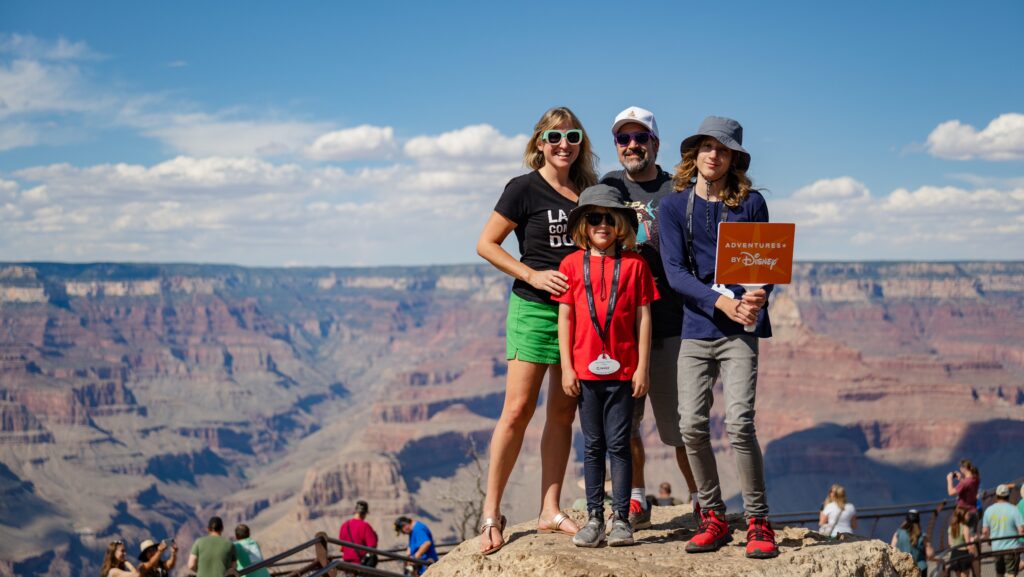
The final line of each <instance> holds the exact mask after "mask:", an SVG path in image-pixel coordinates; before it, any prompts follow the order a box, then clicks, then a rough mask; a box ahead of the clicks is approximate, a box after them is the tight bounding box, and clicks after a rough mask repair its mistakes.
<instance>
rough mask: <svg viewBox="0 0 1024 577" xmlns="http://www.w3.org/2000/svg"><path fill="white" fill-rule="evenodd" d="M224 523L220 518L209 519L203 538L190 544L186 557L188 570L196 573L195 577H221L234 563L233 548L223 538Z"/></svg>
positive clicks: (229, 542)
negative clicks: (189, 550) (190, 547)
mask: <svg viewBox="0 0 1024 577" xmlns="http://www.w3.org/2000/svg"><path fill="white" fill-rule="evenodd" d="M223 532H224V521H222V520H221V518H220V517H210V521H209V522H208V523H207V524H206V533H207V535H206V536H205V537H201V538H199V539H198V540H196V542H195V543H193V544H192V550H191V552H190V553H189V556H188V568H189V570H190V571H195V572H196V577H223V576H224V572H225V571H227V570H228V569H229V568H230V567H231V566H232V565H233V564H234V562H235V546H234V545H233V544H232V543H231V541H228V540H227V539H225V538H224V537H221V533H223Z"/></svg>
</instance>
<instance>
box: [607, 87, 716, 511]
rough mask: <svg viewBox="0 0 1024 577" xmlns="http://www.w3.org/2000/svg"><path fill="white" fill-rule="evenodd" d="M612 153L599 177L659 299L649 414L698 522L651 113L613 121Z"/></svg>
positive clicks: (640, 457) (640, 465)
mask: <svg viewBox="0 0 1024 577" xmlns="http://www.w3.org/2000/svg"><path fill="white" fill-rule="evenodd" d="M612 136H613V137H614V140H615V151H616V153H617V155H618V158H619V164H621V165H622V168H623V169H622V170H615V171H612V172H609V173H608V174H606V175H604V176H603V177H601V183H602V184H608V185H611V186H614V187H615V188H617V189H618V190H619V192H621V193H622V198H623V200H624V201H625V202H626V204H627V205H629V207H630V208H632V209H633V210H635V211H636V215H637V219H638V221H639V227H638V229H637V233H636V244H637V251H638V252H639V253H640V256H642V257H644V260H645V261H646V262H647V266H648V267H649V268H650V269H651V274H653V275H654V281H655V286H657V288H658V293H659V294H660V295H661V298H659V299H658V300H656V301H654V302H653V303H651V362H650V364H649V366H650V373H651V387H650V392H649V393H648V395H649V396H650V398H651V410H652V411H653V413H654V421H655V424H657V427H658V436H659V437H660V438H661V442H662V443H665V444H666V445H670V446H672V447H673V448H674V449H675V457H676V464H677V465H678V467H679V472H680V473H682V474H683V479H684V480H685V481H686V486H687V487H688V488H689V489H690V498H691V500H692V501H693V511H694V518H697V519H699V518H700V503H699V501H697V483H696V481H694V479H693V472H692V471H691V470H690V462H689V460H687V458H686V444H685V443H684V442H683V427H682V419H681V418H680V415H681V411H680V410H679V409H680V404H679V400H680V395H679V380H678V378H677V363H678V361H679V344H680V343H681V342H682V341H681V339H680V334H681V333H682V330H683V299H682V297H681V296H679V293H677V292H676V291H674V290H672V287H670V286H669V284H668V280H667V279H666V278H665V268H664V265H662V262H661V253H660V252H659V250H660V245H659V243H658V242H659V238H658V207H659V205H660V204H661V201H662V200H663V199H664V198H666V197H668V196H671V195H674V194H675V193H676V191H675V190H674V188H673V185H672V175H671V174H669V173H668V172H666V171H664V170H662V168H661V167H660V166H658V164H657V160H658V150H659V149H660V147H661V137H660V135H659V134H658V122H657V121H656V120H655V119H654V113H653V112H651V111H650V110H646V109H643V108H640V107H638V106H630V107H629V108H627V109H625V110H623V111H622V112H620V113H619V114H618V116H616V117H615V121H614V123H613V124H612ZM646 404H647V395H645V396H643V397H641V398H639V399H637V400H636V402H635V403H633V426H632V429H631V435H630V448H631V450H632V454H633V475H632V476H633V483H632V484H633V488H632V491H631V494H630V499H629V522H630V524H632V525H633V528H634V529H645V528H647V527H650V526H651V508H650V505H649V504H648V503H647V495H646V479H645V478H644V462H645V461H646V460H647V456H646V454H645V453H644V443H643V439H642V438H641V437H640V425H641V423H642V421H643V418H644V408H645V405H646Z"/></svg>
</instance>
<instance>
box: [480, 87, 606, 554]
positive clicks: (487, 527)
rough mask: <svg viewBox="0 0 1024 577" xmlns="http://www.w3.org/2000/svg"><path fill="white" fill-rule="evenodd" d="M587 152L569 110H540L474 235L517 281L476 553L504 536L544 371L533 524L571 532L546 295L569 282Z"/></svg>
mask: <svg viewBox="0 0 1024 577" xmlns="http://www.w3.org/2000/svg"><path fill="white" fill-rule="evenodd" d="M595 160H596V157H595V156H594V154H593V152H592V150H591V147H590V139H589V138H587V133H586V131H584V130H583V125H582V124H581V123H580V121H579V119H578V118H576V115H575V114H573V112H572V111H571V110H569V109H568V108H563V107H558V108H552V109H550V110H548V111H547V112H545V113H544V115H543V116H541V118H540V120H539V121H538V122H537V124H536V126H534V129H533V134H532V135H531V137H530V140H529V141H528V142H527V145H526V152H525V157H524V162H525V164H526V165H527V166H528V167H530V168H532V169H533V171H532V172H530V173H527V174H524V175H522V176H518V177H516V178H513V179H512V180H511V181H509V183H508V185H506V186H505V191H504V192H503V193H502V195H501V198H499V199H498V202H497V204H496V205H495V207H494V212H492V213H491V216H490V218H489V219H488V220H487V223H486V224H485V225H484V230H483V232H481V233H480V240H479V241H478V242H477V247H476V249H477V254H479V255H480V256H481V257H483V258H484V260H486V261H487V262H489V263H491V264H492V265H494V267H495V268H497V269H498V270H500V271H502V272H504V273H505V274H507V275H509V276H511V277H512V278H514V279H515V282H514V283H513V284H512V294H511V296H510V298H509V307H508V318H507V319H506V323H505V334H506V347H505V348H506V350H505V356H506V358H507V359H508V373H507V376H506V380H505V404H504V406H503V407H502V410H501V416H500V417H499V418H498V424H497V425H496V426H495V428H494V434H493V435H492V436H491V449H490V467H489V468H488V471H487V497H486V499H485V500H484V508H483V515H482V520H481V525H480V552H481V553H484V554H489V553H493V552H495V551H497V550H498V549H500V548H501V547H502V546H503V545H504V544H505V541H504V537H503V536H502V531H503V530H504V527H505V517H504V516H503V515H502V514H501V498H502V495H503V493H504V491H505V486H506V484H507V483H508V479H509V476H510V475H511V474H512V468H513V467H514V466H515V463H516V460H517V459H518V458H519V450H520V449H521V448H522V445H523V437H524V436H525V433H526V427H527V425H529V424H530V420H531V419H532V418H533V412H534V409H536V407H537V399H538V397H539V395H540V389H541V385H542V383H543V381H544V376H545V375H548V392H547V419H546V421H545V423H544V433H543V437H542V439H541V510H540V517H539V519H538V527H537V528H538V530H540V531H544V532H559V533H564V534H566V535H575V534H576V531H577V527H576V524H575V523H573V522H572V520H571V519H569V518H568V517H567V516H566V515H565V514H564V513H562V512H561V509H560V503H559V500H560V498H561V494H562V481H563V479H564V477H565V467H566V464H567V463H568V460H569V448H570V444H571V442H572V423H573V420H574V419H575V418H576V399H574V398H572V397H569V396H567V395H566V394H565V393H564V392H563V391H562V386H561V380H562V372H561V369H560V366H559V363H560V356H559V350H558V305H557V304H556V303H554V302H553V301H552V300H551V297H552V296H556V295H561V294H562V293H564V292H565V291H566V290H567V289H568V288H569V285H568V283H567V282H566V280H567V279H566V276H565V275H564V274H562V273H560V272H558V265H559V263H561V262H562V259H563V258H565V257H566V256H567V255H569V254H570V253H572V252H573V251H575V250H576V246H575V245H574V244H573V241H572V235H571V234H570V233H569V230H568V221H569V213H570V212H571V211H572V209H573V208H574V207H575V206H576V202H577V200H578V199H579V194H580V192H582V191H583V189H584V188H587V187H588V186H592V185H594V184H596V183H597V174H596V173H595V172H594V166H595ZM510 234H515V237H516V241H517V243H518V245H519V253H520V255H521V256H520V258H519V259H516V258H515V257H514V256H512V255H511V254H509V253H508V252H506V251H505V249H504V248H502V246H501V243H502V242H504V240H505V239H506V238H507V237H508V235H510Z"/></svg>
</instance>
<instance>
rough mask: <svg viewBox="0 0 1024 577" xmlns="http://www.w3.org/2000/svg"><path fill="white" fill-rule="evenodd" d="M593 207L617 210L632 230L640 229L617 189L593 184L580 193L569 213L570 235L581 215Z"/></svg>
mask: <svg viewBox="0 0 1024 577" xmlns="http://www.w3.org/2000/svg"><path fill="white" fill-rule="evenodd" d="M595 206H600V207H602V208H610V209H613V210H618V211H620V212H621V213H622V216H624V217H626V222H628V223H629V225H630V226H632V227H633V230H636V229H637V228H639V227H640V221H639V219H638V218H637V216H636V211H635V210H633V209H632V208H630V207H628V206H626V201H625V200H623V198H622V193H621V192H619V189H617V188H615V187H614V186H609V185H607V184H595V185H594V186H588V187H587V188H585V189H583V192H581V193H580V199H579V204H578V205H577V206H576V208H574V209H572V211H571V212H570V213H569V232H570V234H571V233H572V231H574V230H576V224H577V223H579V221H580V219H581V218H583V215H585V214H587V209H589V208H591V207H595Z"/></svg>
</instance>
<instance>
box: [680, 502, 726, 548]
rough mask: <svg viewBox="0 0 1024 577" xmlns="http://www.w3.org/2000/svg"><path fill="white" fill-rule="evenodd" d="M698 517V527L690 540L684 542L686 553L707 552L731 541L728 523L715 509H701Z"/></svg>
mask: <svg viewBox="0 0 1024 577" xmlns="http://www.w3.org/2000/svg"><path fill="white" fill-rule="evenodd" d="M702 513H703V514H702V515H701V517H700V529H699V530H698V531H697V534H696V535H694V536H693V537H692V538H691V539H690V542H689V543H687V544H686V552H687V553H707V552H710V551H718V550H719V549H721V547H722V545H725V544H726V543H728V542H729V541H732V533H731V532H730V531H729V525H728V524H727V523H726V522H725V521H724V520H722V519H721V518H720V517H719V516H718V513H717V512H715V511H703V512H702Z"/></svg>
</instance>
